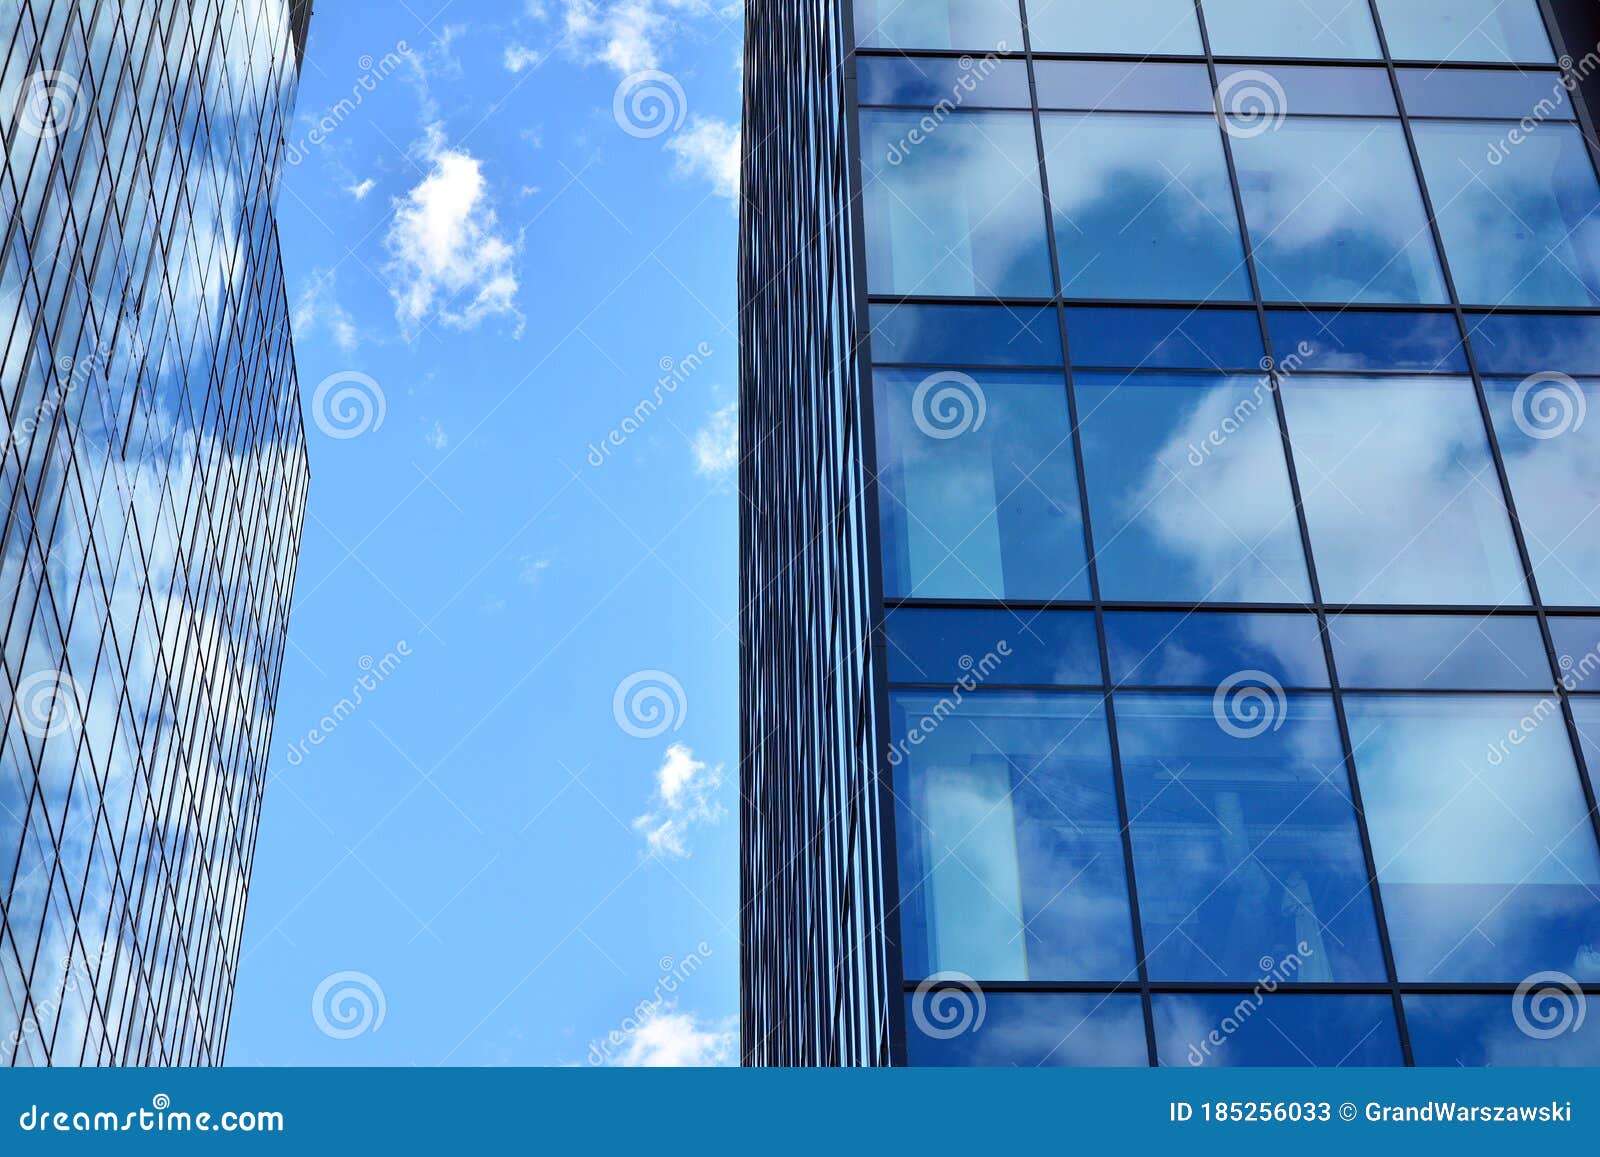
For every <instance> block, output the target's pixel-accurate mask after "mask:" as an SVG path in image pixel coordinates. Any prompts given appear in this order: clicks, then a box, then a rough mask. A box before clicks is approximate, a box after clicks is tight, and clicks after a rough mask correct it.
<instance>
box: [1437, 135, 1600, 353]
mask: <svg viewBox="0 0 1600 1157" xmlns="http://www.w3.org/2000/svg"><path fill="white" fill-rule="evenodd" d="M1508 132H1509V129H1508V126H1507V125H1505V124H1504V123H1500V122H1495V121H1482V122H1475V123H1467V124H1445V123H1442V122H1438V121H1421V122H1418V123H1417V125H1416V126H1415V135H1416V141H1417V154H1418V156H1420V157H1421V159H1422V171H1423V173H1424V175H1425V176H1426V177H1427V180H1428V191H1429V192H1430V193H1431V194H1432V197H1433V205H1434V210H1435V213H1436V215H1437V216H1438V219H1439V232H1440V233H1441V235H1442V236H1443V237H1444V245H1445V251H1446V253H1447V254H1448V255H1449V258H1450V268H1451V271H1452V272H1453V273H1454V274H1455V279H1456V287H1457V289H1458V290H1459V292H1460V294H1461V299H1462V301H1464V302H1466V303H1468V304H1472V305H1488V306H1504V305H1600V184H1597V183H1596V181H1595V172H1594V165H1593V163H1592V162H1591V161H1590V159H1589V152H1588V148H1587V146H1586V145H1585V144H1584V140H1583V137H1582V135H1581V134H1580V133H1579V132H1578V130H1577V128H1576V127H1575V126H1573V125H1562V124H1546V125H1541V126H1540V127H1539V128H1538V130H1537V131H1535V132H1532V133H1527V134H1525V135H1524V137H1523V140H1522V142H1521V143H1520V144H1516V145H1511V144H1510V143H1509V140H1508V137H1507V134H1508ZM1546 368H1548V367H1546Z"/></svg>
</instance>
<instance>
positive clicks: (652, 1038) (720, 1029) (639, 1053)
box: [606, 1005, 739, 1069]
mask: <svg viewBox="0 0 1600 1157" xmlns="http://www.w3.org/2000/svg"><path fill="white" fill-rule="evenodd" d="M738 1048H739V1033H738V1030H737V1027H736V1025H735V1023H734V1021H733V1020H732V1019H728V1020H721V1021H708V1020H701V1019H700V1018H699V1017H698V1016H696V1015H694V1014H693V1013H690V1012H676V1011H673V1009H672V1007H671V1006H670V1005H667V1006H663V1007H662V1008H661V1009H659V1010H658V1011H657V1012H656V1013H655V1014H654V1015H652V1016H650V1017H649V1018H648V1019H647V1020H646V1021H645V1022H644V1023H643V1024H641V1025H639V1027H638V1028H636V1029H634V1031H633V1035H632V1036H630V1037H629V1038H628V1047H627V1048H626V1049H624V1050H622V1051H621V1052H619V1053H617V1054H616V1056H614V1057H611V1058H610V1059H609V1060H608V1061H607V1062H606V1063H607V1064H608V1065H612V1066H614V1067H616V1068H629V1069H638V1068H656V1069H694V1068H718V1067H724V1066H728V1065H732V1064H733V1063H734V1062H735V1060H736V1059H737V1052H738Z"/></svg>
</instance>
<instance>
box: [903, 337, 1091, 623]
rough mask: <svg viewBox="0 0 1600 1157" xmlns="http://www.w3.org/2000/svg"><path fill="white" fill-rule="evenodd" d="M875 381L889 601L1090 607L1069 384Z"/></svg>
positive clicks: (1020, 376)
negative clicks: (1062, 602) (1079, 602)
mask: <svg viewBox="0 0 1600 1157" xmlns="http://www.w3.org/2000/svg"><path fill="white" fill-rule="evenodd" d="M873 377H874V380H875V384H876V391H877V399H878V401H877V407H876V410H875V417H876V420H877V427H878V458H879V460H878V468H879V489H880V491H881V493H882V522H883V553H884V586H885V592H886V593H887V594H888V595H889V597H891V598H897V597H898V598H957V599H1041V600H1042V599H1086V598H1088V597H1089V593H1090V592H1089V581H1088V570H1087V566H1086V554H1085V547H1084V539H1083V514H1082V508H1081V506H1080V505H1079V499H1078V477H1077V465H1076V462H1075V459H1074V455H1073V448H1072V422H1071V419H1070V416H1069V411H1068V408H1067V393H1066V383H1065V382H1063V381H1062V379H1061V377H1060V376H1059V375H1057V374H1028V373H1018V372H1005V371H998V370H996V371H988V372H980V373H978V374H977V375H976V376H974V375H970V374H965V373H962V372H960V371H953V370H947V371H935V372H932V373H926V374H925V373H923V372H922V371H918V370H882V369H880V370H878V371H876V372H875V373H874V375H873Z"/></svg>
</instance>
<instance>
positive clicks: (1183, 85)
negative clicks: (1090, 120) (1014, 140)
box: [1033, 60, 1211, 112]
mask: <svg viewBox="0 0 1600 1157" xmlns="http://www.w3.org/2000/svg"><path fill="white" fill-rule="evenodd" d="M1033 70H1034V80H1035V83H1036V84H1037V85H1038V89H1039V107H1040V108H1048V109H1082V110H1084V111H1092V112H1112V111H1118V110H1121V111H1125V112H1208V111H1210V109H1211V77H1210V73H1209V72H1208V70H1207V69H1206V66H1205V65H1203V64H1135V63H1132V62H1119V61H1104V60H1040V61H1037V62H1036V63H1035V64H1034V66H1033Z"/></svg>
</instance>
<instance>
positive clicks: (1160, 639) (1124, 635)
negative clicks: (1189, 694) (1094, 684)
mask: <svg viewBox="0 0 1600 1157" xmlns="http://www.w3.org/2000/svg"><path fill="white" fill-rule="evenodd" d="M1106 644H1107V646H1108V647H1109V649H1110V655H1111V678H1112V681H1113V682H1115V683H1117V684H1119V685H1123V686H1130V685H1131V686H1150V687H1203V686H1216V685H1217V684H1220V683H1221V682H1222V681H1223V680H1224V679H1226V678H1228V677H1229V676H1230V675H1233V674H1235V673H1236V672H1239V671H1249V670H1259V671H1264V672H1265V673H1267V674H1268V675H1270V676H1272V678H1274V679H1276V680H1277V681H1278V682H1279V683H1281V684H1282V685H1283V686H1285V687H1306V688H1318V687H1326V686H1328V660H1327V656H1326V654H1325V653H1324V651H1323V648H1322V632H1321V629H1320V628H1319V627H1318V625H1317V620H1316V618H1315V616H1313V615H1308V614H1299V615H1240V614H1219V613H1214V612H1206V611H1202V612H1199V613H1194V614H1191V613H1188V612H1177V611H1174V612H1154V611H1144V612H1133V611H1122V612H1112V613H1109V614H1107V615H1106Z"/></svg>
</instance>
